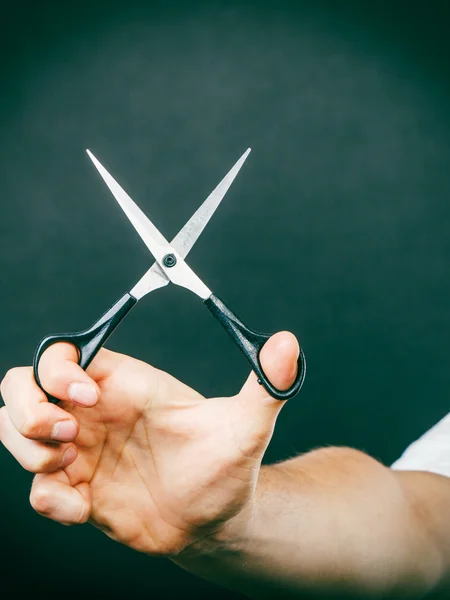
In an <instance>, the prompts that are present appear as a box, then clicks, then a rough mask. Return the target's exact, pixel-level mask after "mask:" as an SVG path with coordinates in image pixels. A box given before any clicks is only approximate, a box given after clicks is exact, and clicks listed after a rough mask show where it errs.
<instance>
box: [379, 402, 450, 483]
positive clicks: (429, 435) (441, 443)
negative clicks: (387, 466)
mask: <svg viewBox="0 0 450 600" xmlns="http://www.w3.org/2000/svg"><path fill="white" fill-rule="evenodd" d="M391 469H398V470H404V471H431V472H432V473H438V474H439V475H446V476H447V477H450V413H449V414H448V415H447V416H445V417H444V418H443V419H441V420H440V421H439V422H438V423H436V425H434V426H433V427H432V428H431V429H429V430H428V431H427V432H426V433H424V435H422V436H421V437H420V438H419V439H418V440H417V441H415V442H413V443H412V444H410V445H409V446H408V448H406V450H405V451H404V452H403V454H402V455H401V457H400V458H399V459H398V460H396V461H395V462H394V463H393V464H392V465H391Z"/></svg>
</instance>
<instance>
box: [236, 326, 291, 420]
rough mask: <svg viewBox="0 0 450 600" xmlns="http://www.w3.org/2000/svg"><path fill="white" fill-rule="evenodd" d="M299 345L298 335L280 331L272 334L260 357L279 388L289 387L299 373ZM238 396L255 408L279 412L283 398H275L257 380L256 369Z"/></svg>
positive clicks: (268, 376)
mask: <svg viewBox="0 0 450 600" xmlns="http://www.w3.org/2000/svg"><path fill="white" fill-rule="evenodd" d="M299 353H300V348H299V345H298V341H297V338H296V337H295V336H294V335H293V334H292V333H289V332H288V331H280V332H279V333H276V334H275V335H273V336H272V337H271V338H270V339H269V340H268V341H267V342H266V343H265V344H264V347H263V349H262V350H261V353H260V356H259V359H260V362H261V366H262V368H263V371H264V373H265V374H266V377H267V378H268V379H269V380H270V382H271V383H272V384H273V385H274V386H275V387H276V388H278V389H279V390H287V389H289V388H290V387H291V385H292V384H293V383H294V381H295V378H296V376H297V369H298V364H297V361H298V356H299ZM239 399H240V400H241V401H242V402H245V404H246V405H247V406H249V408H250V406H254V408H255V410H257V411H258V410H259V411H268V412H269V413H271V414H273V415H274V416H276V415H277V414H278V412H279V411H280V409H281V407H282V406H283V404H284V402H281V401H280V400H276V399H275V398H273V397H272V396H271V395H270V394H269V392H267V391H266V389H265V388H264V387H263V386H262V385H261V384H259V383H258V380H257V377H256V375H255V373H253V372H251V373H250V375H249V377H248V379H247V381H246V382H245V384H244V387H243V388H242V390H241V391H240V393H239Z"/></svg>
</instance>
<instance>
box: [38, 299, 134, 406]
mask: <svg viewBox="0 0 450 600" xmlns="http://www.w3.org/2000/svg"><path fill="white" fill-rule="evenodd" d="M136 302H137V300H136V298H134V297H133V296H131V295H130V294H128V293H126V294H125V295H124V296H122V298H120V300H118V301H117V302H116V303H115V304H114V305H113V306H111V308H110V309H109V310H108V311H107V312H106V313H105V314H104V315H103V316H102V317H100V319H99V320H98V321H96V322H95V323H94V324H93V325H92V326H91V327H89V329H85V330H84V331H79V332H77V333H61V334H56V335H49V336H47V337H45V338H44V339H43V340H41V342H40V343H39V345H38V347H37V348H36V352H35V353H34V359H33V371H34V378H35V380H36V383H37V384H38V386H39V387H40V388H41V390H42V391H43V392H45V393H46V394H47V397H48V399H49V401H50V402H53V403H56V402H59V400H58V399H57V398H53V396H50V394H48V393H47V392H46V391H45V389H44V388H43V387H42V384H41V381H40V379H39V361H40V360H41V357H42V355H43V353H44V352H45V351H46V350H47V348H49V347H50V346H52V345H53V344H56V343H58V342H69V344H73V345H74V346H75V348H76V349H77V350H78V354H79V358H78V364H79V365H80V367H81V368H82V369H84V370H86V369H87V368H88V366H89V365H90V363H91V361H92V360H93V358H94V357H95V355H96V354H97V352H98V351H99V350H100V348H101V347H102V346H103V344H104V343H105V342H106V340H107V339H108V338H109V336H110V335H111V333H112V332H113V331H114V329H115V328H116V327H117V325H119V323H120V322H121V321H122V320H123V319H124V318H125V317H126V315H127V314H128V313H129V312H130V310H131V309H132V308H133V306H134V305H135V304H136Z"/></svg>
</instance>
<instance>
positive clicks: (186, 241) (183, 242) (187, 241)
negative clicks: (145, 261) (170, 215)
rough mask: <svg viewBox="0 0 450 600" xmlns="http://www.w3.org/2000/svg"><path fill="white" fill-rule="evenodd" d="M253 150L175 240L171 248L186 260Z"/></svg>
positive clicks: (244, 156)
mask: <svg viewBox="0 0 450 600" xmlns="http://www.w3.org/2000/svg"><path fill="white" fill-rule="evenodd" d="M250 151H251V148H248V149H247V150H246V151H245V152H244V154H243V155H242V156H241V158H240V159H239V160H238V161H237V162H236V164H235V165H234V166H233V167H232V168H231V169H230V170H229V171H228V173H227V174H226V175H225V177H224V178H223V179H222V181H221V182H220V183H219V185H218V186H217V187H216V188H215V189H214V190H213V191H212V192H211V193H210V195H209V196H208V197H207V198H206V200H205V201H204V202H203V204H202V205H201V206H200V207H199V208H198V209H197V210H196V212H195V213H194V214H193V215H192V217H191V218H190V219H189V221H188V222H187V223H186V225H185V226H184V227H183V229H181V230H180V231H179V232H178V233H177V235H176V236H175V237H174V238H173V240H172V243H171V246H172V247H173V248H175V250H176V251H177V252H178V254H179V255H180V256H181V257H182V258H186V256H187V255H188V254H189V252H190V250H191V248H192V246H193V245H194V244H195V242H196V241H197V240H198V238H199V236H200V234H201V233H202V231H203V230H204V228H205V227H206V225H207V224H208V222H209V220H210V219H211V217H212V216H213V214H214V212H215V211H216V209H217V207H218V206H219V204H220V203H221V201H222V199H223V197H224V196H225V194H226V193H227V191H228V190H229V188H230V186H231V184H232V183H233V181H234V180H235V178H236V175H237V174H238V173H239V171H240V169H241V167H242V165H243V164H244V162H245V160H246V158H247V156H248V155H249V154H250Z"/></svg>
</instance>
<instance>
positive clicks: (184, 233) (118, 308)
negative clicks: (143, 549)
mask: <svg viewBox="0 0 450 600" xmlns="http://www.w3.org/2000/svg"><path fill="white" fill-rule="evenodd" d="M87 153H88V155H89V157H90V159H91V160H92V162H93V163H94V165H95V167H96V168H97V170H98V172H99V173H100V175H101V176H102V178H103V180H104V181H105V183H106V185H107V186H108V187H109V189H110V190H111V192H112V194H113V196H114V197H115V199H116V200H117V202H118V203H119V205H120V206H121V208H122V209H123V211H124V212H125V214H126V216H127V217H128V219H129V220H130V221H131V223H132V225H133V226H134V228H135V229H136V231H137V233H138V234H139V235H140V237H141V238H142V240H143V242H144V243H145V245H146V246H147V248H148V250H149V251H150V253H151V254H152V255H153V257H154V258H155V260H156V262H155V263H154V264H153V265H152V267H151V268H150V269H149V270H148V271H147V272H146V273H145V274H144V276H143V277H141V279H140V280H139V281H138V282H137V283H136V285H135V286H134V287H133V288H132V289H131V290H130V291H129V292H126V293H125V294H124V295H123V296H122V297H121V298H120V299H119V300H118V301H117V302H116V303H115V304H113V306H112V307H111V308H110V309H109V310H108V311H107V312H106V313H105V314H104V315H103V316H102V317H100V319H98V321H96V322H95V323H94V324H93V325H92V326H91V327H89V328H88V329H85V330H83V331H80V332H76V333H63V334H56V335H49V336H47V337H45V338H44V339H43V340H41V342H40V343H39V345H38V347H37V349H36V352H35V354H34V359H33V371H34V377H35V380H36V383H37V384H38V385H39V387H40V388H41V390H42V391H43V392H44V393H45V394H46V395H47V397H48V399H49V400H50V401H51V402H58V400H57V399H56V398H53V397H52V396H50V395H49V394H48V393H47V392H46V391H45V389H44V388H43V387H42V384H41V381H40V379H39V361H40V359H41V357H42V354H43V353H44V352H45V350H46V349H47V348H48V347H49V346H51V345H53V344H56V343H58V342H68V343H70V344H72V345H73V346H75V348H76V349H77V350H78V354H79V359H78V364H79V365H80V366H81V367H82V368H83V369H87V367H88V366H89V364H90V363H91V361H92V360H93V359H94V357H95V355H96V354H97V352H98V351H99V350H100V348H101V347H102V346H103V345H104V344H105V342H106V340H107V339H108V338H109V336H110V335H111V334H112V332H113V331H114V330H115V328H116V327H117V326H118V325H119V323H121V321H122V320H123V319H124V318H125V317H126V315H127V314H128V313H129V312H130V310H131V309H132V308H133V306H135V304H136V303H137V302H138V301H139V300H140V299H141V298H143V297H144V296H145V295H146V294H149V293H150V292H153V291H155V290H157V289H159V288H161V287H164V286H165V285H167V284H168V283H170V282H172V283H174V284H175V285H179V286H182V287H185V288H187V289H188V290H190V291H191V292H193V293H194V294H196V295H197V296H198V297H199V298H200V299H201V300H202V301H203V303H204V305H205V306H206V307H207V308H208V309H209V310H210V311H211V313H212V314H213V316H214V317H215V318H216V319H217V320H218V321H219V323H220V324H221V325H222V326H223V327H224V328H225V330H226V331H227V333H228V334H229V335H230V336H231V338H232V339H233V341H234V342H235V344H236V345H237V346H238V348H239V349H240V350H241V351H242V353H243V354H244V356H245V357H246V358H247V360H248V362H249V363H250V365H251V367H252V369H253V371H254V372H255V373H256V375H257V377H258V383H260V384H261V385H263V386H264V388H265V389H266V390H267V391H268V392H269V394H270V395H271V396H273V397H274V398H276V399H278V400H287V399H288V398H292V397H293V396H295V394H297V393H298V391H299V390H300V388H301V387H302V385H303V381H304V378H305V369H306V363H305V356H304V353H303V350H302V349H300V354H299V358H298V370H297V376H296V379H295V382H294V383H293V385H292V386H291V387H290V388H289V389H288V390H278V389H277V388H276V387H274V386H273V385H272V383H271V382H270V381H269V380H268V378H267V377H266V375H265V373H264V370H263V368H262V366H261V363H260V360H259V353H260V351H261V349H262V347H263V346H264V344H265V343H266V342H267V340H268V339H269V338H270V335H267V334H264V333H258V332H256V331H253V330H252V329H250V328H248V327H247V326H246V325H245V324H244V323H243V322H242V321H241V320H240V319H239V318H238V317H237V316H236V315H235V314H234V313H233V312H232V311H231V310H230V309H229V308H228V307H227V306H226V305H225V304H224V302H222V301H221V300H220V299H219V298H218V297H217V296H216V295H215V294H213V293H212V292H211V290H210V289H209V288H208V287H207V286H206V285H205V284H204V283H203V281H202V280H201V279H200V278H199V277H198V276H197V275H196V274H195V273H194V271H193V270H192V269H191V268H190V267H189V266H188V265H187V263H186V262H185V260H184V259H185V257H186V256H187V254H188V253H189V251H190V250H191V248H192V247H193V245H194V244H195V242H196V241H197V239H198V237H199V235H200V234H201V232H202V231H203V229H204V228H205V226H206V225H207V223H208V221H209V220H210V218H211V217H212V215H213V214H214V212H215V210H216V209H217V207H218V206H219V204H220V202H221V201H222V199H223V197H224V196H225V194H226V192H227V191H228V189H229V187H230V186H231V184H232V182H233V181H234V179H235V177H236V175H237V174H238V172H239V170H240V169H241V167H242V165H243V164H244V162H245V160H246V158H247V156H248V155H249V153H250V148H249V149H248V150H247V151H246V152H244V154H243V155H242V156H241V158H240V159H239V160H238V161H237V162H236V164H235V165H234V166H233V167H232V168H231V170H230V171H229V172H228V173H227V175H225V177H224V178H223V179H222V181H221V182H220V183H219V185H218V186H217V187H216V188H215V189H214V190H213V192H212V193H211V194H210V195H209V196H208V198H207V199H206V200H205V201H204V202H203V204H202V205H201V206H200V208H198V209H197V211H196V212H195V213H194V214H193V215H192V217H191V218H190V219H189V221H188V222H187V223H186V224H185V226H184V227H183V228H182V229H181V230H180V231H179V233H178V234H177V235H176V236H175V238H174V239H173V240H172V243H171V244H169V242H168V241H167V240H166V238H165V237H164V236H163V235H162V234H161V233H160V232H159V231H158V229H157V228H156V227H155V225H153V223H152V222H151V221H150V219H149V218H148V217H147V216H146V215H145V214H144V213H143V212H142V211H141V209H140V208H139V207H138V206H137V205H136V204H135V202H134V201H133V200H132V199H131V198H130V197H129V196H128V194H127V193H126V192H125V191H124V190H123V189H122V187H121V186H120V185H119V184H118V183H117V181H116V180H115V179H114V178H113V177H112V176H111V175H110V174H109V173H108V171H107V170H106V169H105V168H104V167H103V165H102V164H101V163H100V162H99V161H98V160H97V159H96V158H95V156H94V155H93V154H92V152H90V151H89V150H87Z"/></svg>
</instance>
